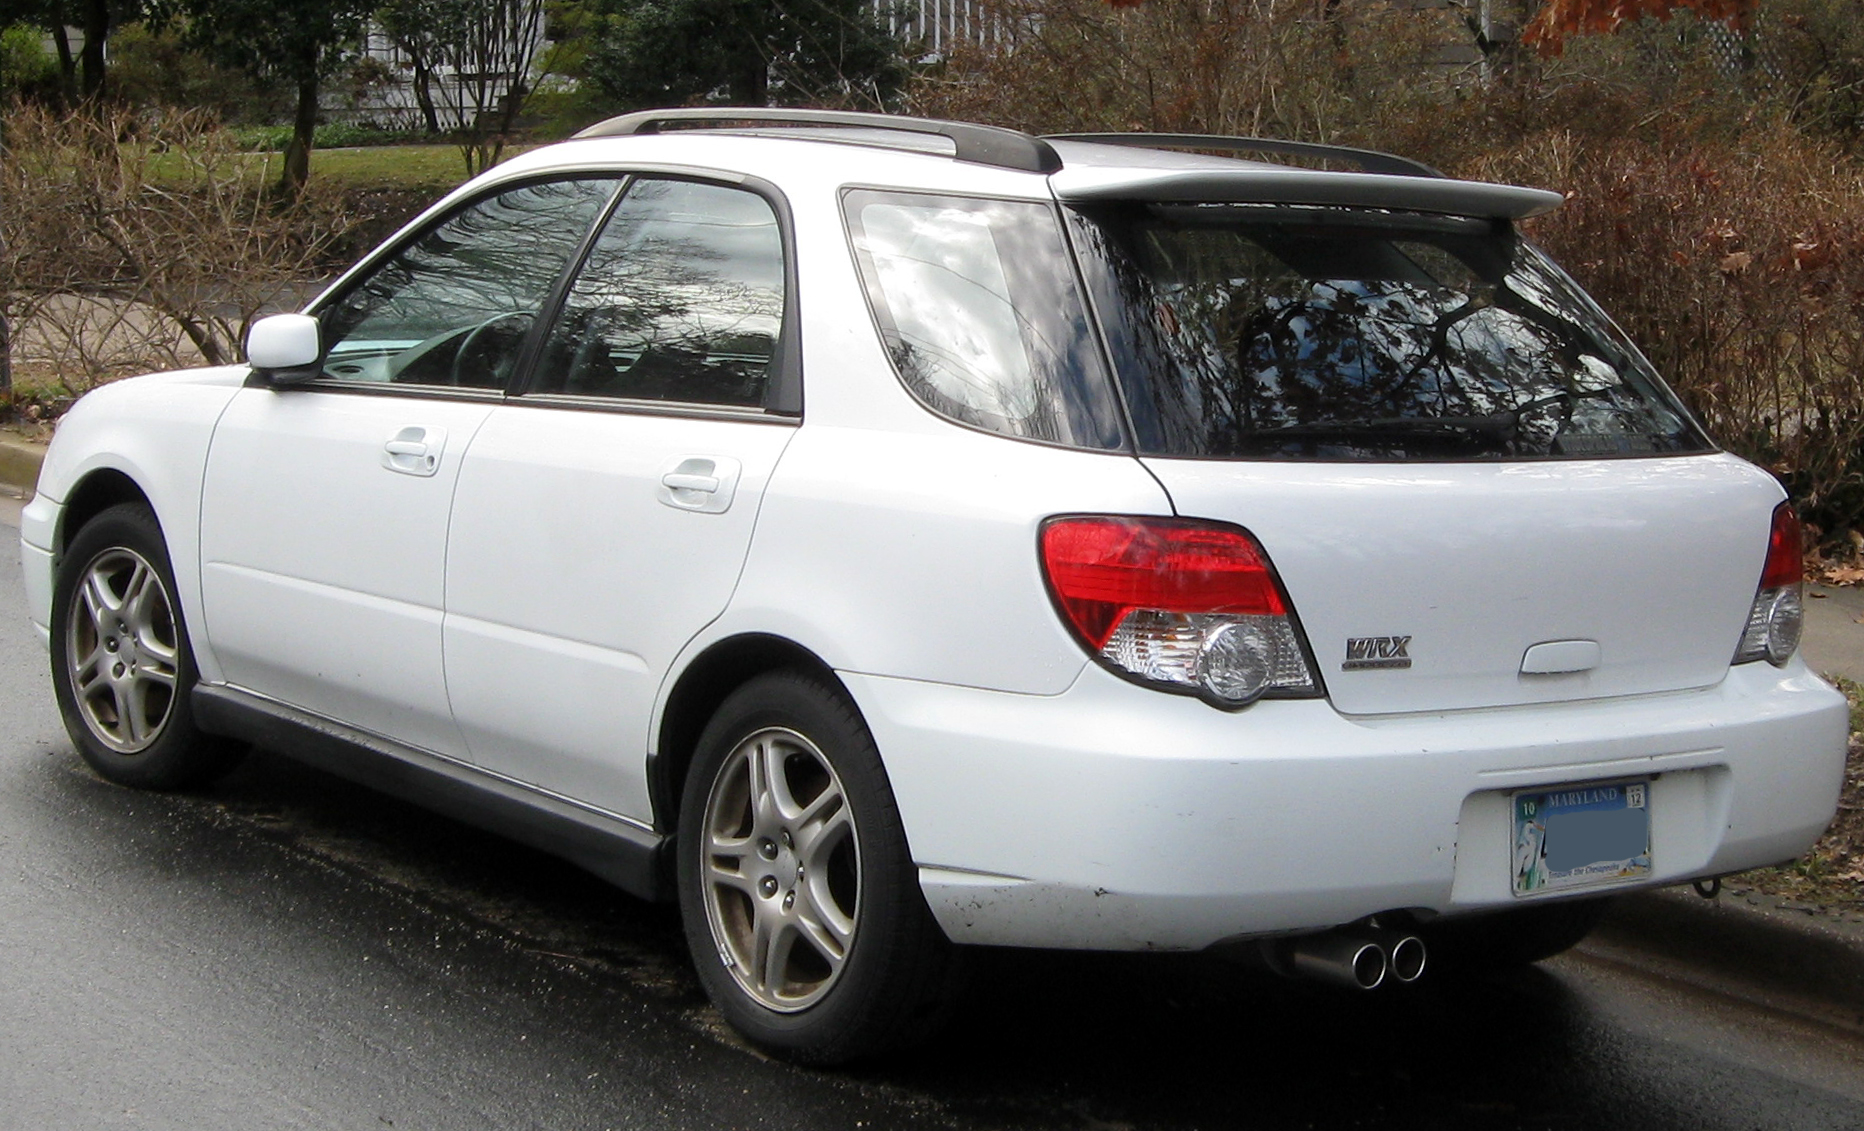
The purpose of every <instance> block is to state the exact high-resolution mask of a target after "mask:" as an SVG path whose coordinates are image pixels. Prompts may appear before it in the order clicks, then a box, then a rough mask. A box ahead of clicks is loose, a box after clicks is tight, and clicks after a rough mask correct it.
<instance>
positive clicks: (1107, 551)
mask: <svg viewBox="0 0 1864 1131" xmlns="http://www.w3.org/2000/svg"><path fill="white" fill-rule="evenodd" d="M1042 563H1043V566H1044V568H1045V569H1046V571H1047V573H1048V579H1049V584H1050V585H1051V586H1052V587H1053V588H1054V591H1055V597H1056V600H1057V602H1058V603H1059V604H1060V605H1061V607H1062V609H1063V611H1064V612H1065V613H1066V614H1067V616H1068V619H1069V621H1070V623H1072V624H1073V626H1074V628H1075V629H1076V631H1078V632H1080V634H1081V635H1082V637H1084V638H1085V639H1086V640H1087V642H1088V644H1089V645H1091V646H1092V647H1093V648H1094V649H1095V650H1096V651H1098V650H1099V649H1101V648H1102V647H1104V646H1105V645H1106V643H1107V638H1108V637H1109V636H1111V635H1112V633H1113V630H1114V628H1115V627H1116V626H1118V624H1119V623H1120V621H1121V620H1122V619H1123V618H1124V617H1125V616H1126V614H1127V613H1129V612H1132V611H1134V610H1137V609H1157V610H1162V611H1165V612H1175V613H1237V614H1244V615H1255V616H1277V617H1279V616H1285V615H1287V608H1286V607H1285V606H1284V605H1283V603H1282V599H1281V594H1280V593H1279V592H1277V591H1276V588H1275V580H1274V578H1273V577H1272V576H1271V575H1270V573H1269V567H1268V562H1267V560H1266V559H1265V558H1264V557H1263V554H1262V551H1261V549H1260V547H1258V546H1257V545H1256V543H1255V540H1254V539H1253V538H1251V537H1250V536H1249V535H1247V534H1245V533H1244V532H1242V531H1241V530H1237V529H1235V528H1233V527H1227V526H1220V525H1217V524H1214V523H1207V522H1198V521H1196V520H1193V519H1167V518H1143V519H1142V518H1123V517H1094V518H1061V519H1054V520H1052V521H1050V522H1049V524H1048V525H1047V526H1045V527H1043V528H1042Z"/></svg>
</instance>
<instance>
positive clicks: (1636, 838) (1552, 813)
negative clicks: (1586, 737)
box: [1513, 780, 1650, 895]
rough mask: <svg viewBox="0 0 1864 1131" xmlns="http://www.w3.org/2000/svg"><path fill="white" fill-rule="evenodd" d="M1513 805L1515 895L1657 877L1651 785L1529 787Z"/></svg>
mask: <svg viewBox="0 0 1864 1131" xmlns="http://www.w3.org/2000/svg"><path fill="white" fill-rule="evenodd" d="M1513 802H1514V806H1513V808H1514V893H1515V894H1516V895H1531V894H1535V893H1538V892H1550V891H1565V890H1567V889H1570V888H1579V887H1590V886H1593V885H1602V884H1612V883H1618V882H1620V881H1624V880H1633V879H1637V878H1639V877H1641V876H1648V875H1650V782H1649V781H1648V780H1634V781H1616V782H1590V783H1585V784H1580V785H1563V786H1556V787H1554V788H1552V789H1536V790H1525V791H1523V792H1520V793H1517V794H1514V795H1513Z"/></svg>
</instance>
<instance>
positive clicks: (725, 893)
mask: <svg viewBox="0 0 1864 1131" xmlns="http://www.w3.org/2000/svg"><path fill="white" fill-rule="evenodd" d="M705 838H706V840H705V853H706V860H705V872H704V880H705V894H704V902H705V912H706V918H707V919H708V921H709V922H710V923H711V926H712V933H713V936H714V937H715V938H716V939H718V940H719V943H720V946H721V948H722V949H723V950H724V951H726V952H728V954H729V959H730V969H731V974H732V977H734V978H736V979H737V982H738V985H739V986H740V987H742V988H743V989H744V992H745V993H747V994H749V995H750V996H751V997H753V998H755V999H756V1000H757V1001H758V1002H759V1003H761V1004H763V1005H764V1006H766V1007H768V1008H770V1009H775V1010H779V1011H785V1012H789V1011H794V1010H798V1009H804V1008H807V1007H808V1006H809V1005H811V1004H813V1003H814V1002H816V1001H818V1000H820V999H821V997H822V995H823V994H825V993H827V992H828V991H829V988H830V987H831V986H833V985H834V984H835V979H836V978H837V977H838V976H839V975H840V974H841V971H842V968H843V967H844V966H845V965H846V964H847V960H848V949H849V947H850V945H851V944H852V943H853V941H854V927H855V923H856V921H857V917H858V915H859V913H860V901H861V853H860V848H859V846H858V844H857V840H856V837H855V828H854V817H853V815H852V814H851V813H850V812H849V810H848V799H847V795H846V793H845V792H844V790H843V789H842V784H841V779H840V778H838V777H836V775H835V769H834V767H833V766H831V765H829V762H828V759H827V758H826V757H824V756H823V754H822V751H821V750H819V749H817V747H816V745H815V743H813V742H811V741H810V740H809V739H808V738H807V737H805V736H804V735H801V734H798V733H797V732H795V731H793V730H788V729H785V728H782V727H772V728H770V729H768V730H761V731H758V732H756V733H754V734H751V735H748V736H746V737H745V739H744V740H743V741H742V742H740V743H739V744H738V746H737V748H736V749H735V750H733V751H732V752H731V755H730V756H729V757H728V758H727V759H726V761H725V765H724V767H723V768H722V769H721V771H720V773H719V775H718V777H717V779H716V782H715V784H714V785H713V788H712V794H711V797H710V798H709V799H708V802H707V806H706V813H705Z"/></svg>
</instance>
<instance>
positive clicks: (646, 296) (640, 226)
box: [532, 178, 784, 407]
mask: <svg viewBox="0 0 1864 1131" xmlns="http://www.w3.org/2000/svg"><path fill="white" fill-rule="evenodd" d="M783 278H784V271H783V234H782V231H781V229H780V228H779V227H778V224H777V216H776V213H775V212H774V211H773V210H772V209H771V206H770V202H769V201H767V200H765V199H764V198H763V197H761V196H759V195H757V194H756V193H753V192H747V191H745V190H743V189H736V188H728V187H725V186H723V185H712V184H703V183H698V182H692V181H671V180H660V179H654V178H643V179H640V180H637V181H635V182H634V183H633V184H631V185H630V186H629V188H628V193H627V195H626V196H625V197H623V198H622V201H621V203H620V204H619V205H617V206H616V208H615V211H614V213H613V215H611V216H610V217H609V219H608V222H607V224H606V225H605V226H604V227H603V229H602V234H601V235H600V236H598V237H597V239H596V242H595V246H594V247H593V248H592V249H591V250H590V252H589V257H588V260H587V261H586V262H585V263H584V264H583V266H582V269H581V271H580V272H579V273H578V274H577V276H576V281H575V283H574V284H573V285H572V286H571V287H570V290H569V294H568V295H567V296H566V297H565V299H564V302H563V310H562V313H561V314H560V315H559V316H558V318H557V322H556V325H555V326H554V327H553V328H552V330H551V335H550V338H549V341H548V343H547V344H546V345H545V347H544V353H543V356H542V358H541V360H540V361H539V363H538V367H537V373H536V376H535V377H534V379H533V384H532V391H533V392H539V393H564V394H569V395H574V396H586V397H603V398H616V399H622V400H642V401H676V402H680V403H686V404H704V405H731V406H741V407H751V406H757V405H761V404H763V403H764V398H765V393H766V390H767V389H768V387H769V384H770V374H771V368H772V363H773V359H774V358H775V357H776V353H777V348H778V341H779V338H780V335H781V333H782V329H783V309H784V285H783Z"/></svg>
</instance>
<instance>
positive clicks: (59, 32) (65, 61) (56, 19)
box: [52, 5, 78, 109]
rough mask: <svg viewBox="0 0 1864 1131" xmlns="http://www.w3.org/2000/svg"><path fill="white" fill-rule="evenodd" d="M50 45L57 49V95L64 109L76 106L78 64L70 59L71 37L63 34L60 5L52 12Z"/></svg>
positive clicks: (62, 13)
mask: <svg viewBox="0 0 1864 1131" xmlns="http://www.w3.org/2000/svg"><path fill="white" fill-rule="evenodd" d="M52 45H53V46H54V47H56V48H57V49H58V93H59V94H60V95H61V96H62V97H63V98H64V100H65V108H66V109H70V108H71V107H73V106H76V105H77V104H78V64H77V61H76V60H74V59H73V58H72V57H71V37H70V36H69V35H66V34H65V9H64V7H63V6H62V5H60V6H59V7H57V8H55V9H53V11H52Z"/></svg>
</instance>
